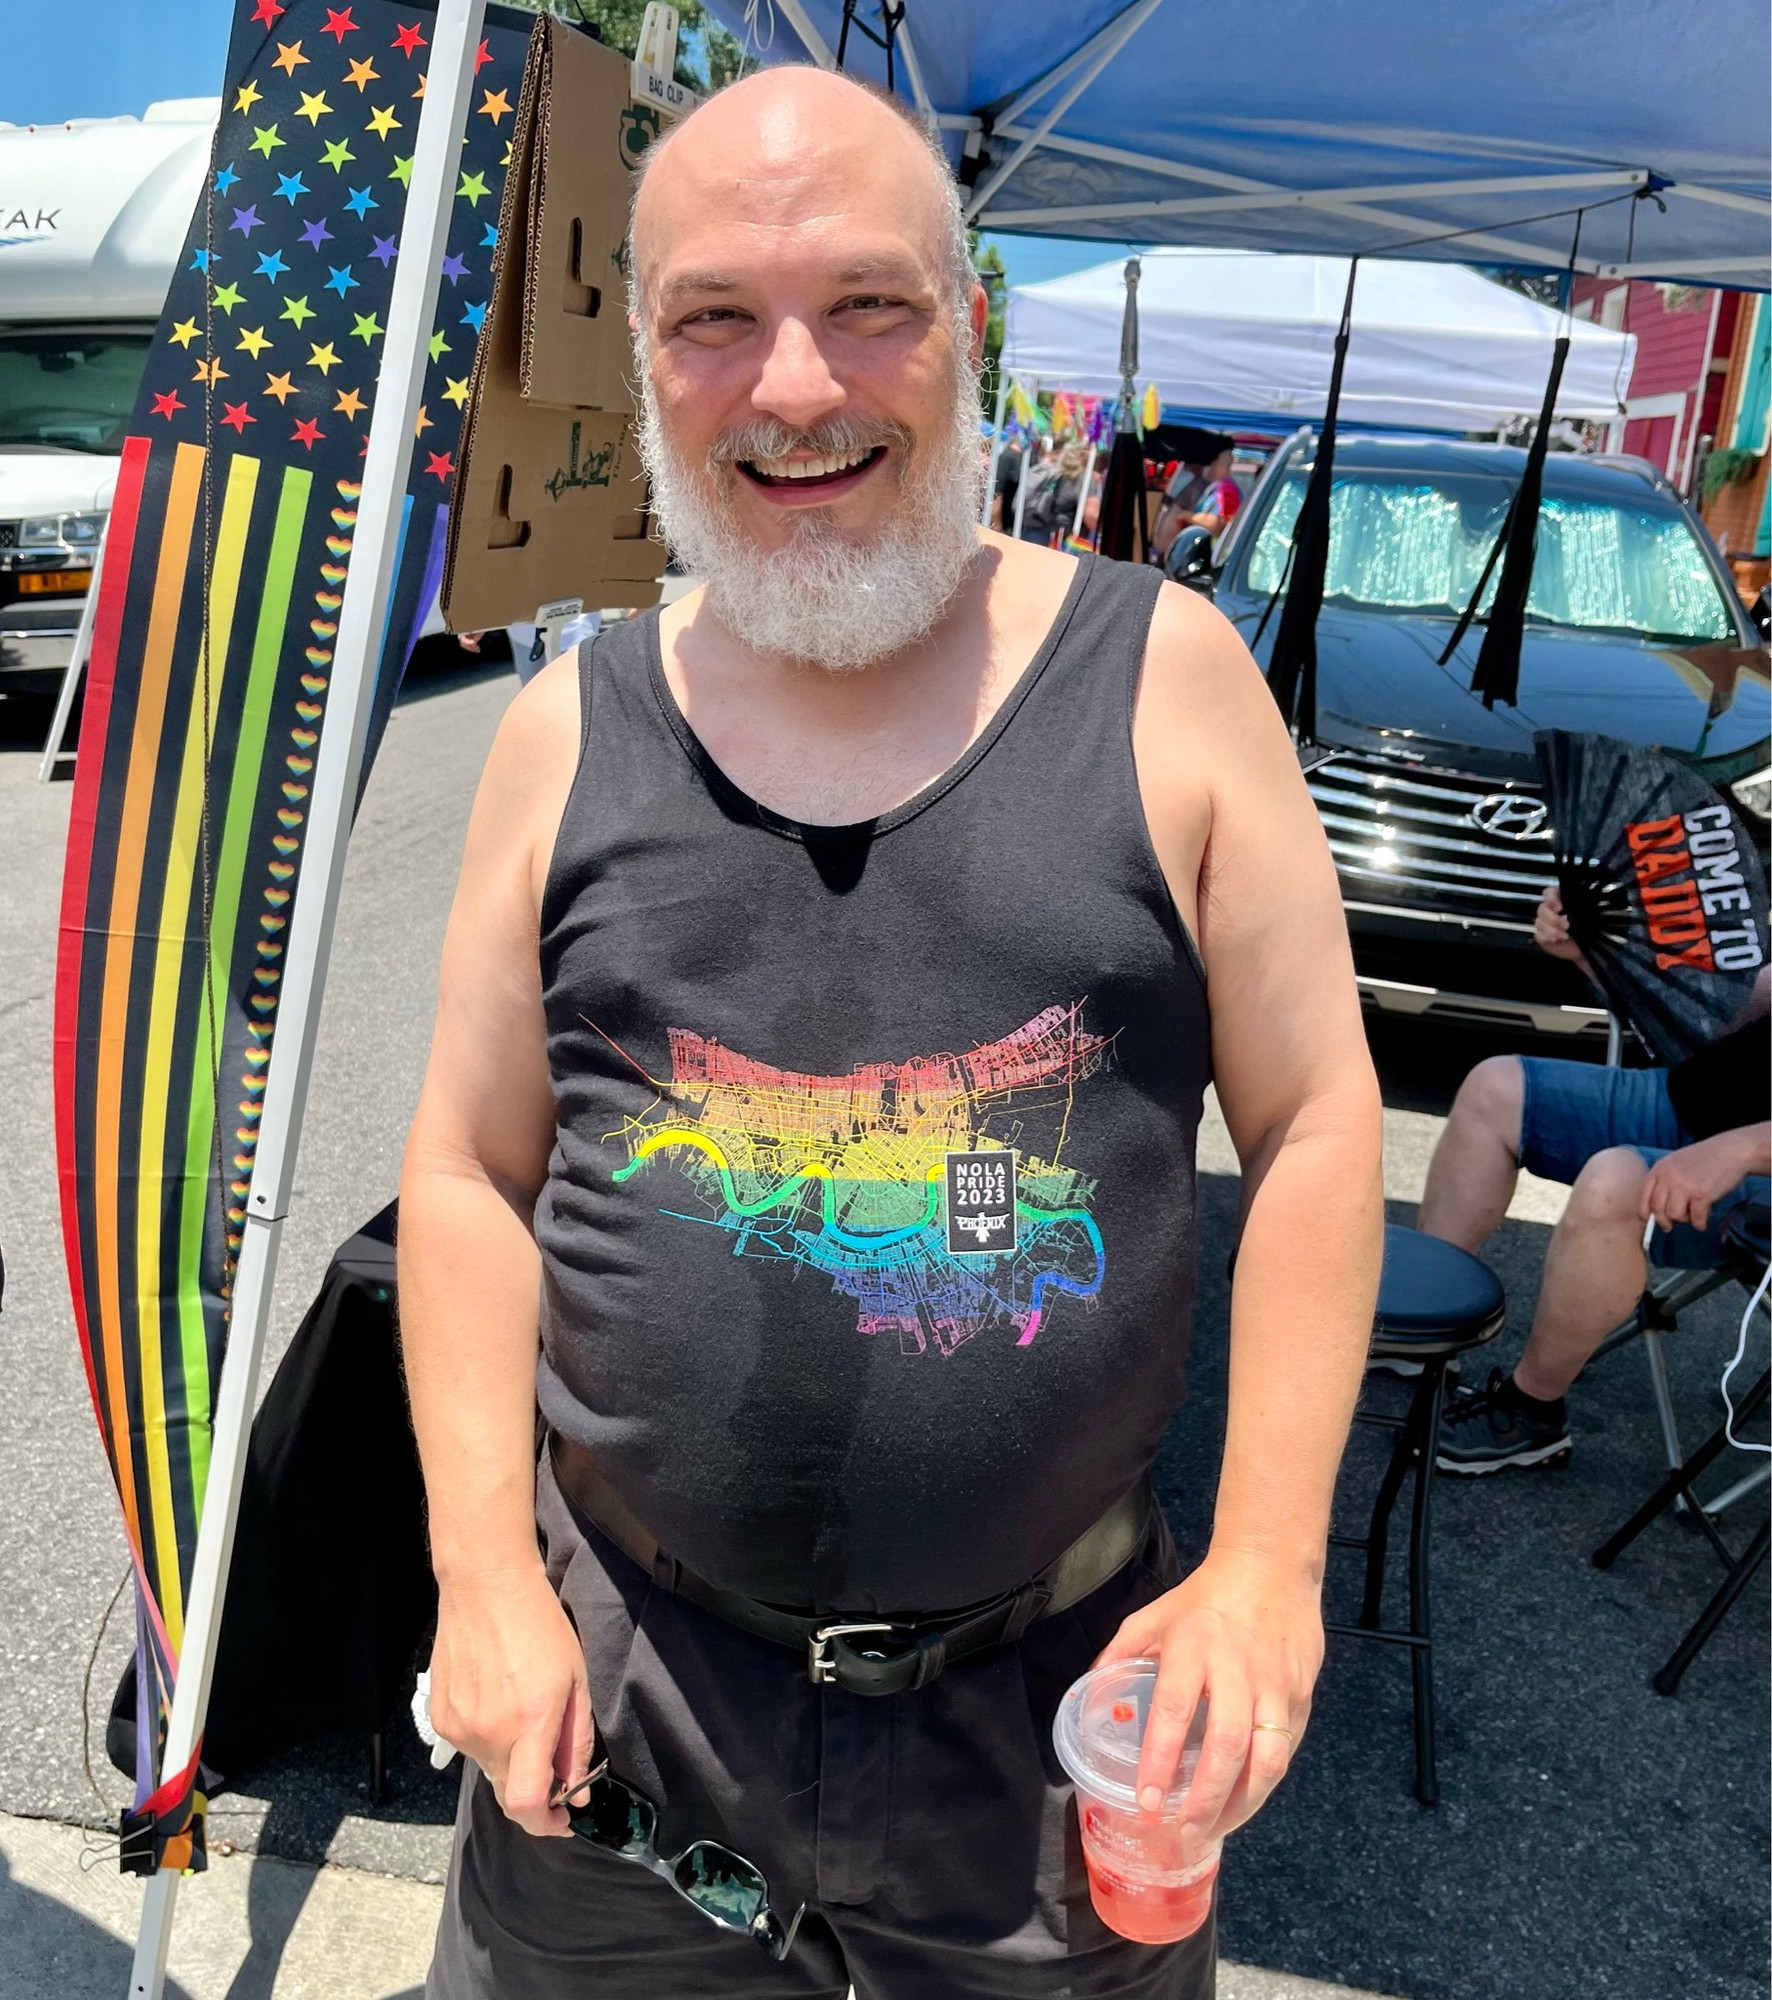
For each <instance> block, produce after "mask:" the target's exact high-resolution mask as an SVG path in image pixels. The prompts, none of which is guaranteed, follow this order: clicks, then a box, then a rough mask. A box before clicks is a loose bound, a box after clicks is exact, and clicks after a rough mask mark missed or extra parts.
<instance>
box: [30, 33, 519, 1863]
mask: <svg viewBox="0 0 1772 2000" xmlns="http://www.w3.org/2000/svg"><path fill="white" fill-rule="evenodd" d="M430 26H431V17H430V16H428V15H425V14H423V13H422V12H418V13H415V12H414V10H411V9H401V8H400V7H398V6H396V5H393V4H389V0H352V5H350V6H348V7H344V8H338V7H332V6H328V5H325V4H321V0H288V4H287V5H284V4H279V0H241V4H240V5H239V6H238V8H237V11H236V16H235V24H234V33H233V41H232V46H231V49H230V54H229V62H228V72H227V84H226V87H225V94H224V98H223V107H224V108H223V115H222V118H221V121H220V124H219V125H218V128H217V133H216V145H215V154H214V161H213V171H212V178H211V182H210V186H209V188H208V191H207V192H206V194H205V197H204V199H203V201H202V202H201V203H200V205H199V207H198V210H197V213H196V215H195V217H194V218H193V221H192V226H191V231H190V235H189V238H188V241H187V245H186V261H185V265H184V268H183V269H182V270H181V271H180V272H179V273H178V275H177V276H176V277H175V278H174V281H173V285H172V289H171V291H170V293H169V296H168V299H167V304H166V309H165V312H164V314H163V316H162V319H161V323H160V327H159V330H158V333H157V336H156V339H155V342H154V346H153V350H152V352H151V354H150V358H149V361H148V365H147V369H146V372H145V375H144V378H143V381H142V386H141V390H140V393H139V396H138V399H137V403H136V407H135V411H134V414H133V417H132V420H131V425H130V432H131V434H130V435H129V436H128V437H127V438H126V440H125V443H124V445H123V448H122V460H121V469H120V473H119V478H118V483H117V490H116V496H115V500H114V502H113V505H112V510H111V517H110V524H109V528H108V530H107V535H106V542H105V551H104V562H103V569H102V572H101V578H100V583H99V594H98V601H97V604H96V606H95V610H94V628H93V644H92V653H91V658H90V661H89V664H88V669H87V682H86V699H85V710H84V715H83V718H82V725H81V735H80V746H79V754H78V760H77V765H76V774H75V780H74V796H73V800H72V808H71V814H70V826H69V835H68V851H67V866H66V872H65V876H64V884H63V901H62V914H61V927H60V942H59V948H58V959H57V968H56V1001H55V1118H56V1149H57V1162H58V1172H59V1178H60V1187H61V1197H62V1227H63V1241H64V1248H65V1253H66V1258H67V1265H68V1274H69V1281H70V1288H71V1291H72V1294H73V1303H74V1314H75V1321H76V1326H77V1330H78V1334H79V1339H80V1345H81V1351H82V1354H83V1357H84V1360H85V1366H86V1375H87V1382H88V1385H89V1387H90V1390H91V1394H92V1401H93V1408H94V1411H95V1413H96V1415H97V1418H98V1423H99V1429H100V1432H101V1435H102V1437H103V1441H104V1446H105V1451H106V1454H107V1456H108V1458H109V1461H110V1465H111V1469H112V1472H113V1474H114V1476H115V1480H116V1485H117V1493H118V1498H119V1501H120V1504H121V1509H122V1516H123V1526H124V1531H125V1534H126V1537H127V1540H128V1543H129V1548H130V1552H131V1555H132V1557H133V1560H134V1564H135V1571H136V1581H137V1630H138V1635H139V1637H140V1640H141V1649H140V1657H139V1661H138V1666H139V1675H138V1678H139V1682H140V1686H141V1688H142V1690H143V1697H142V1706H141V1709H140V1711H139V1712H138V1728H137V1742H138V1753H139V1754H138V1768H137V1773H136V1806H135V1811H134V1813H133V1814H131V1815H126V1816H125V1842H124V1853H125V1862H124V1865H125V1866H126V1867H128V1868H132V1869H137V1870H140V1871H141V1872H147V1871H149V1870H151V1869H152V1868H154V1867H156V1866H165V1865H201V1860H202V1843H201V1802H200V1800H199V1799H198V1798H197V1796H196V1793H195V1789H194V1787H195V1779H196V1763H195V1760H193V1763H192V1765H191V1767H190V1768H189V1769H187V1770H186V1771H183V1772H174V1773H163V1772H161V1771H159V1770H158V1768H157V1762H158V1760H157V1755H156V1738H157V1725H158V1723H159V1722H160V1720H161V1718H162V1717H163V1714H164V1710H165V1708H166V1706H167V1704H168V1703H169V1702H170V1699H171V1694H172V1690H173V1688H174V1686H175V1684H176V1681H177V1675H178V1662H179V1656H180V1652H181V1650H182V1647H183V1644H184V1623H185V1600H186V1592H187V1589H188V1585H189V1580H190V1570H191V1562H192V1558H193V1556H194V1553H195V1547H196V1538H197V1527H198V1522H199V1520H200V1518H201V1515H202V1510H203V1502H204V1494H205V1489H206V1485H207V1479H208V1471H209V1455H210V1443H211V1428H210V1426H211V1410H212V1405H213V1398H214V1390H215V1385H216V1380H217V1376H218V1373H219V1370H220V1366H221V1360H222V1355H223V1351H224V1348H225V1345H226V1341H227V1329H228V1315H229V1306H230V1298H231V1293H232V1287H233V1275H234V1265H235V1260H236V1257H237V1255H238V1252H239V1249H240V1244H241V1238H242V1231H243V1229H244V1226H245V1214H246V1200H247V1194H248V1191H249V1188H250V1185H251V1177H252V1168H253V1162H254V1159H255V1156H256V1151H257V1146H258V1130H259V1123H260V1116H261V1107H262V1103H263V1096H264V1088H265V1076H266V1071H267V1069H268V1067H269V1063H270V1058H271V1049H272V1045H273V1042H274V1039H275V1035H276V1027H277V1011H278V996H279V991H280V988H281V984H282V979H283V970H282V968H283V958H284V952H285V949H286V943H287V938H288V934H289V923H290V917H291V914H292V909H293V904H294V899H295V897H296V895H297V894H298V892H299V888H300V879H301V863H302V854H303V848H304V844H305V838H306V834H307V830H308V810H309V803H310V791H311V786H312V777H313V771H314V764H315V760H316V756H317V753H318V747H319V742H320V734H321V731H322V729H323V727H324V724H325V718H326V707H327V700H328V696H329V693H330V691H331V681H332V667H333V643H334V640H335V638H336V634H337V629H338V624H337V620H338V611H339V608H340V605H341V604H342V602H343V593H344V588H345V584H346V580H347V578H348V576H349V573H350V562H351V554H352V549H353V546H354V542H355V535H356V530H357V506H358V501H359V498H360V487H359V484H358V479H359V476H360V471H359V469H360V464H361V454H362V451H363V449H364V444H365V439H366V434H367V427H368V423H369V419H370V414H371V409H372V399H373V394H374V385H375V371H376V368H377V367H378V366H379V362H380V354H379V349H378V346H377V342H378V340H379V336H380V331H381V325H382V321H383V319H384V318H385V314H386V306H387V298H388V293H389V291H390V289H391V285H392V268H393V259H394V255H395V252H396V247H397V236H398V231H399V227H400V223H401V220H402V218H403V211H404V202H405V189H406V182H407V179H408V177H409V173H410V166H411V161H410V158H409V157H407V155H409V152H410V142H411V133H412V130H413V127H414V125H415V123H416V117H417V103H416V101H415V100H416V99H417V98H419V97H420V96H422V94H423V89H424V75H423V62H424V51H425V49H426V47H427V45H428V37H429V31H430ZM526 41H527V35H526V33H525V31H524V30H523V29H522V28H521V27H517V26H509V27H503V28H497V29H493V30H491V31H490V32H489V34H488V38H487V41H486V43H485V44H483V45H482V48H481V50H480V65H479V72H478V77H479V83H480V86H481V91H482V95H483V105H482V113H483V115H479V116H478V117H476V116H470V119H469V131H468V138H467V144H466V145H465V146H464V149H463V155H462V163H463V171H462V181H463V188H462V191H461V192H460V194H459V195H458V198H457V204H456V210H455V213H454V215H453V216H452V220H451V228H450V237H449V249H448V254H447V256H446V258H445V265H444V275H445V277H446V279H447V280H448V282H447V283H446V284H445V285H444V287H443V289H442V294H441V298H440V302H439V316H438V322H437V328H436V331H435V333H434V335H433V337H432V342H431V355H430V361H431V371H430V374H429V375H428V376H427V384H426V397H427V404H426V410H425V411H421V415H420V426H419V428H420V435H419V436H418V437H417V438H416V439H415V443H414V452H413V459H412V467H411V471H410V474H409V480H408V493H407V497H406V500H405V503H404V507H403V511H402V515H401V522H400V530H399V535H400V539H399V548H398V556H397V561H396V576H395V585H394V590H393V593H392V597H391V601H390V606H389V613H388V621H387V625H386V627H385V628H384V634H383V645H382V653H381V660H380V666H379V669H378V679H377V686H376V713H375V716H374V719H373V722H372V731H371V739H370V748H369V754H370V755H371V756H373V754H374V747H375V743H376V741H377V740H378V739H379V734H380V724H381V723H382V722H383V721H384V720H385V718H386V715H387V713H388V711H389V709H390V708H391V706H392V702H393V697H394V693H395V690H396V689H397V686H398V683H399V678H400V674H401V672H402V671H403V669H404V665H405V661H406V657H407V655H408V653H409V651H410V649H411V646H412V644H413V642H414V641H415V640H416V638H417V635H418V631H419V628H420V625H421V623H422V620H423V617H424V615H425V612H426V610H427V608H428V604H429V602H430V599H431V597H432V596H433V595H434V592H435V588H436V581H437V577H438V575H439V574H440V571H441V558H442V549H443V530H444V527H445V525H446V521H447V505H448V501H449V497H450V494H451V491H452V479H453V471H454V466H453V458H452V454H451V452H450V451H449V450H448V449H447V448H445V449H438V448H437V447H438V445H439V441H440V438H442V439H443V441H444V443H445V444H446V445H447V444H452V443H453V427H454V422H455V418H456V414H457V412H458V411H459V408H460V406H461V402H462V401H464V400H465V395H466V381H467V377H468V375H469V373H470V370H471V366H472V359H473V349H474V344H475V341H476V340H477V338H478V332H479V324H480V318H481V317H482V316H483V314H484V310H485V308H484V303H483V301H484V299H485V297H486V296H487V295H488V293H487V284H488V279H489V274H490V269H491V260H492V253H493V249H494V239H495V236H496V228H495V226H494V223H493V221H492V220H490V219H489V218H494V217H496V214H497V210H498V187H499V182H500V180H501V179H502V161H503V155H504V152H505V150H506V148H507V145H508V135H509V129H510V123H511V118H510V117H509V116H508V115H507V114H509V113H511V111H512V103H511V100H512V97H513V96H514V93H515V89H516V86H517V82H518V80H519V78H520V76H521V73H522V63H523V56H524V50H525V45H526ZM488 71H490V73H488ZM298 100H300V103H299V105H298ZM302 106H305V109H304V108H301V107H302ZM487 106H490V109H487V108H486V107H487ZM495 114H496V115H495ZM501 127H502V129H501ZM372 237H373V239H374V244H375V248H374V249H373V250H371V247H370V244H371V238H372ZM303 259H305V260H306V262H305V264H304V263H303V261H302V260H303ZM329 272H330V273H331V276H330V278H328V273H329ZM476 290H477V291H478V299H477V300H476V298H475V296H474V294H475V292H476ZM261 384H262V385H263V386H262V387H261V386H260V385H261ZM426 433H429V435H426Z"/></svg>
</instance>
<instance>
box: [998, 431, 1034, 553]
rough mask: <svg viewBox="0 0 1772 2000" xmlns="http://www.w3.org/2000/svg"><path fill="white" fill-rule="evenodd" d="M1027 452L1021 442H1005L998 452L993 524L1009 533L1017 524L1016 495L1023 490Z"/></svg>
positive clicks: (1001, 530)
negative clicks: (1023, 471)
mask: <svg viewBox="0 0 1772 2000" xmlns="http://www.w3.org/2000/svg"><path fill="white" fill-rule="evenodd" d="M1026 462H1027V454H1026V452H1025V450H1024V449H1023V447H1022V446H1021V445H1019V444H1005V445H1004V447H1003V449H1002V450H1001V451H1000V452H999V453H998V454H997V477H996V482H995V484H994V485H993V486H992V488H991V526H992V527H993V528H995V529H996V530H997V532H998V533H999V534H1005V535H1006V534H1008V533H1009V531H1010V530H1011V528H1013V526H1014V525H1015V496H1016V494H1017V493H1019V492H1020V490H1021V475H1022V469H1023V467H1024V466H1025V464H1026Z"/></svg>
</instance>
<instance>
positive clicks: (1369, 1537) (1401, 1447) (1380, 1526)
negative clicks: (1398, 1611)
mask: <svg viewBox="0 0 1772 2000" xmlns="http://www.w3.org/2000/svg"><path fill="white" fill-rule="evenodd" d="M1426 1384H1427V1377H1426V1375H1425V1374H1424V1375H1423V1376H1422V1378H1421V1381H1420V1382H1419V1383H1417V1385H1416V1389H1415V1395H1414V1397H1413V1398H1412V1399H1411V1401H1410V1404H1409V1414H1408V1416H1407V1417H1405V1418H1404V1419H1403V1422H1402V1424H1401V1426H1400V1427H1399V1428H1398V1430H1397V1434H1396V1442H1395V1443H1394V1444H1393V1445H1392V1446H1391V1455H1390V1462H1389V1463H1388V1464H1387V1465H1386V1466H1385V1468H1384V1477H1383V1478H1382V1479H1381V1480H1380V1481H1379V1482H1378V1497H1377V1499H1376V1500H1374V1501H1373V1503H1372V1525H1371V1526H1370V1527H1369V1528H1368V1529H1367V1531H1366V1588H1365V1590H1364V1591H1363V1592H1362V1594H1361V1597H1360V1623H1361V1624H1362V1625H1364V1626H1367V1627H1368V1628H1370V1629H1373V1630H1376V1628H1377V1625H1378V1621H1379V1612H1380V1609H1381V1607H1382V1605H1383V1602H1384V1558H1385V1555H1386V1552H1387V1551H1388V1549H1389V1547H1390V1528H1391V1515H1392V1513H1393V1512H1394V1511H1395V1508H1396V1504H1397V1495H1398V1494H1399V1493H1401V1492H1402V1490H1403V1478H1404V1475H1405V1474H1406V1473H1407V1472H1408V1470H1409V1454H1410V1440H1411V1438H1412V1437H1413V1435H1414V1431H1415V1417H1416V1409H1417V1406H1418V1405H1419V1404H1420V1402H1421V1396H1422V1390H1423V1389H1424V1388H1425V1386H1426Z"/></svg>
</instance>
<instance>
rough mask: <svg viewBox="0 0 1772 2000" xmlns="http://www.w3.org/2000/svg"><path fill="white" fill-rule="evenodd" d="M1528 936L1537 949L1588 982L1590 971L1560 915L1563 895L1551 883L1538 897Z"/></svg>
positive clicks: (1579, 948)
mask: <svg viewBox="0 0 1772 2000" xmlns="http://www.w3.org/2000/svg"><path fill="white" fill-rule="evenodd" d="M1532 936H1533V939H1534V941H1535V942H1536V943H1537V945H1538V949H1539V950H1540V951H1543V952H1548V953H1549V954H1550V956H1551V957H1552V958H1560V959H1563V960H1565V961H1566V962H1567V963H1568V964H1570V965H1573V966H1575V967H1577V968H1578V969H1579V970H1580V971H1581V972H1584V973H1585V974H1586V975H1587V977H1588V978H1589V979H1592V978H1593V976H1594V969H1593V967H1592V966H1591V965H1589V964H1588V962H1587V954H1586V953H1585V952H1584V951H1583V950H1582V948H1581V947H1580V945H1578V944H1577V943H1576V942H1575V940H1574V939H1573V938H1572V937H1571V936H1570V935H1569V919H1568V918H1567V917H1566V916H1565V915H1564V914H1563V892H1562V890H1560V889H1559V888H1558V887H1557V885H1556V884H1555V883H1554V882H1553V883H1552V884H1551V885H1550V887H1549V888H1548V889H1546V890H1545V892H1544V894H1543V895H1542V896H1541V897H1540V898H1539V902H1538V913H1537V915H1536V916H1535V917H1534V918H1533V919H1532Z"/></svg>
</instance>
